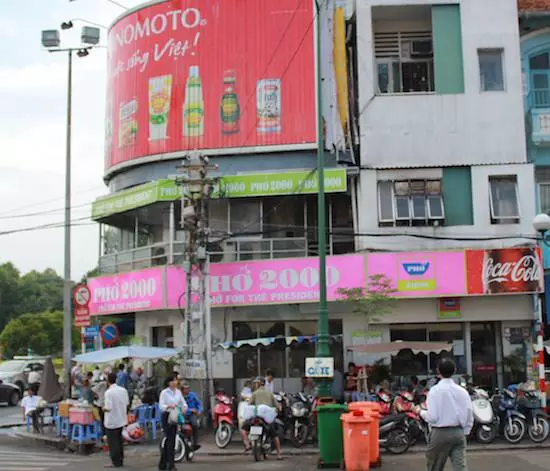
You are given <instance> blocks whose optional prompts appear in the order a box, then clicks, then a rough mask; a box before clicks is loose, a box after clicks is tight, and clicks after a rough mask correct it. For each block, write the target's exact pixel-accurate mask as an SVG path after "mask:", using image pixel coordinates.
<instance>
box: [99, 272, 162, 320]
mask: <svg viewBox="0 0 550 471" xmlns="http://www.w3.org/2000/svg"><path fill="white" fill-rule="evenodd" d="M163 274H164V268H149V269H147V270H141V271H136V272H130V273H121V274H119V275H114V276H101V277H99V278H91V279H90V280H89V281H88V287H89V288H90V292H91V296H90V304H89V308H90V314H91V315H102V314H115V313H119V312H134V311H147V310H151V309H162V308H163V307H164V297H163V289H162V288H163Z"/></svg>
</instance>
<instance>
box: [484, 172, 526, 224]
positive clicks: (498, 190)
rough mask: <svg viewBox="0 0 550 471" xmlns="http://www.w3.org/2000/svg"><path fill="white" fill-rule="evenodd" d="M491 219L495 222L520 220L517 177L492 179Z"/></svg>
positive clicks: (490, 181)
mask: <svg viewBox="0 0 550 471" xmlns="http://www.w3.org/2000/svg"><path fill="white" fill-rule="evenodd" d="M489 184H490V187H491V190H490V203H491V217H492V218H493V219H495V220H503V219H504V220H510V219H511V220H516V219H518V218H519V202H518V194H517V180H516V177H515V176H503V177H500V176H498V177H490V178H489Z"/></svg>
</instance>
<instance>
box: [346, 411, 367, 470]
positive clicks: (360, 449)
mask: <svg viewBox="0 0 550 471" xmlns="http://www.w3.org/2000/svg"><path fill="white" fill-rule="evenodd" d="M340 419H341V420H342V427H343V437H344V465H345V469H346V470H347V471H368V469H369V468H370V429H371V427H370V424H371V423H372V418H371V417H370V416H368V415H365V414H364V413H363V411H359V410H356V411H353V412H351V413H349V414H342V416H341V417H340Z"/></svg>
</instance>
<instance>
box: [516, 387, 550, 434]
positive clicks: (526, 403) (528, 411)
mask: <svg viewBox="0 0 550 471" xmlns="http://www.w3.org/2000/svg"><path fill="white" fill-rule="evenodd" d="M518 410H519V412H521V413H522V414H523V415H525V416H526V417H527V434H528V435H529V438H530V439H531V441H533V442H534V443H542V442H544V441H545V440H546V439H547V438H548V435H549V434H550V423H549V418H550V417H549V416H548V415H547V414H545V413H544V412H543V411H542V407H541V403H540V399H539V398H538V397H537V394H536V393H535V392H532V391H526V392H524V394H523V396H521V397H519V398H518Z"/></svg>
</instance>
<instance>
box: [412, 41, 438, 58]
mask: <svg viewBox="0 0 550 471" xmlns="http://www.w3.org/2000/svg"><path fill="white" fill-rule="evenodd" d="M432 55H433V43H432V40H431V39H417V40H416V41H411V57H419V56H420V57H426V56H432Z"/></svg>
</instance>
